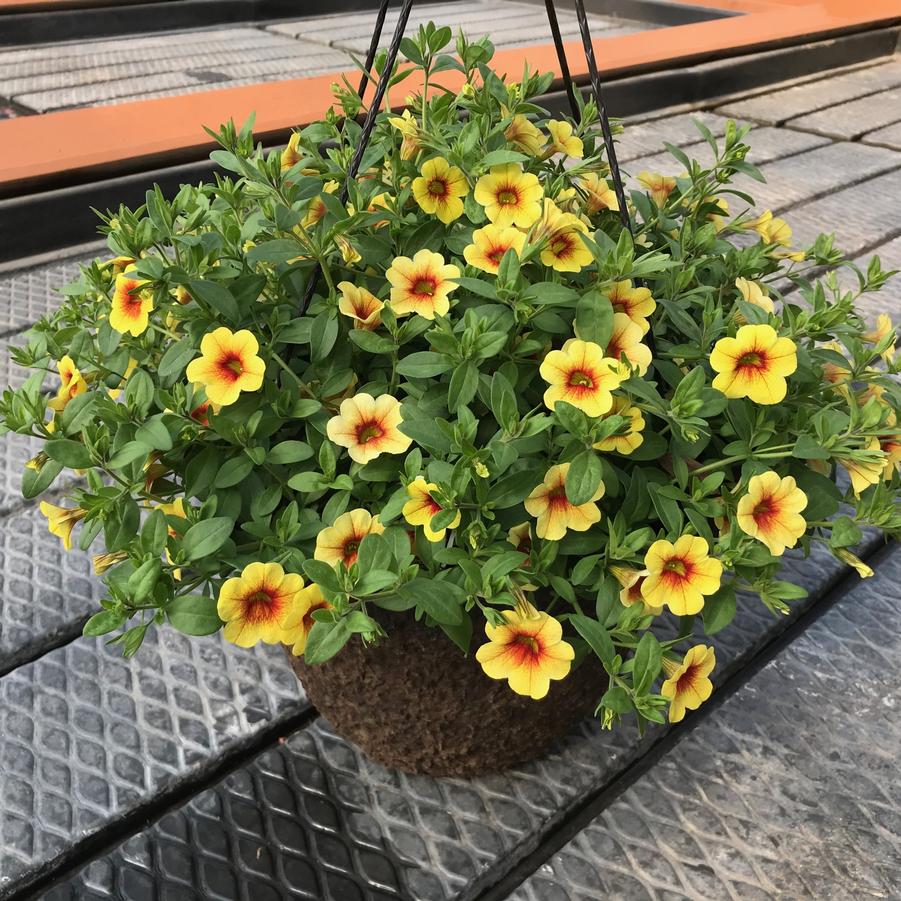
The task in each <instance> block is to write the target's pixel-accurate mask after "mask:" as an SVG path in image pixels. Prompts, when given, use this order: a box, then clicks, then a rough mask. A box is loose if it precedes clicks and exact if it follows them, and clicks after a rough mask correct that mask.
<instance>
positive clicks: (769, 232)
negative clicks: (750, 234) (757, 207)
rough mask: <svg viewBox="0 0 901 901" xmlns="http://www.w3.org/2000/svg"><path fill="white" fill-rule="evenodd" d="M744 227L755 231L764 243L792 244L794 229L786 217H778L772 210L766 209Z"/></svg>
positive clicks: (784, 245) (743, 226)
mask: <svg viewBox="0 0 901 901" xmlns="http://www.w3.org/2000/svg"><path fill="white" fill-rule="evenodd" d="M742 228H745V229H748V230H749V231H755V232H757V234H758V235H760V237H761V238H762V240H763V243H764V244H778V245H780V246H782V247H788V246H789V244H791V238H792V230H791V228H790V227H789V225H788V223H787V222H786V221H785V220H784V219H776V218H774V216H773V213H772V211H771V210H764V211H763V212H762V213H761V214H760V215H759V216H758V217H757V218H756V219H751V220H750V221H748V222H745V223H744V224H743V225H742Z"/></svg>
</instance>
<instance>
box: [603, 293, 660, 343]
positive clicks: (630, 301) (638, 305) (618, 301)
mask: <svg viewBox="0 0 901 901" xmlns="http://www.w3.org/2000/svg"><path fill="white" fill-rule="evenodd" d="M604 296H605V297H606V298H607V299H608V300H609V301H610V304H611V305H612V307H613V312H614V313H625V314H626V315H627V316H628V317H629V318H630V319H631V320H632V321H633V322H634V323H635V324H636V325H640V326H641V333H642V334H643V335H646V334H647V333H648V331H649V330H650V328H651V323H650V322H649V321H648V317H649V316H650V315H651V314H652V313H653V312H654V310H656V309H657V302H656V301H655V300H654V298H653V297H651V292H650V290H649V289H648V288H633V287H632V281H631V280H630V279H625V280H624V281H620V282H614V283H613V284H612V285H611V286H610V287H609V288H607V289H606V290H605V291H604Z"/></svg>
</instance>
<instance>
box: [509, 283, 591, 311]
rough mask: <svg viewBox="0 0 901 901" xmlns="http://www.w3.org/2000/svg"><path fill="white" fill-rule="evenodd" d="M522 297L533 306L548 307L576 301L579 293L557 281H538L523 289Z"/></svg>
mask: <svg viewBox="0 0 901 901" xmlns="http://www.w3.org/2000/svg"><path fill="white" fill-rule="evenodd" d="M522 299H523V300H525V301H527V302H528V303H530V304H531V305H532V306H536V307H537V306H542V307H548V306H556V305H558V304H573V303H576V301H577V300H578V299H579V295H578V294H577V293H576V292H575V291H573V289H572V288H568V287H567V286H566V285H558V284H557V283H556V282H536V283H535V284H534V285H530V286H529V287H528V288H526V290H525V291H523V294H522ZM608 303H609V301H608Z"/></svg>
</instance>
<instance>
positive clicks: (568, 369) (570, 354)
mask: <svg viewBox="0 0 901 901" xmlns="http://www.w3.org/2000/svg"><path fill="white" fill-rule="evenodd" d="M538 371H539V373H540V374H541V377H542V378H543V379H544V380H545V381H546V382H547V383H548V385H550V387H549V388H548V389H547V391H545V392H544V404H545V406H546V407H547V408H548V409H549V410H553V409H554V407H556V405H557V404H558V403H559V402H560V401H565V402H566V403H568V404H572V405H573V406H574V407H578V409H580V410H582V412H583V413H585V414H586V415H588V416H603V415H604V414H605V413H609V412H610V409H611V408H612V407H613V394H612V392H613V391H615V390H616V389H617V388H619V386H620V383H621V382H622V381H623V379H624V375H623V372H622V367H621V366H620V363H619V361H618V360H615V359H612V358H610V357H608V356H606V354H605V353H604V350H603V348H602V347H600V346H599V345H597V344H595V343H594V342H593V341H582V340H580V339H578V338H570V339H569V340H568V341H567V342H566V343H565V344H564V345H563V347H562V348H561V349H560V350H552V351H551V352H550V353H549V354H548V355H547V356H546V357H545V358H544V360H543V361H542V363H541V366H540V368H539V370H538Z"/></svg>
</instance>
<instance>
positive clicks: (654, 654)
mask: <svg viewBox="0 0 901 901" xmlns="http://www.w3.org/2000/svg"><path fill="white" fill-rule="evenodd" d="M660 662H661V651H660V642H659V641H658V640H657V638H656V636H654V635H653V634H652V633H651V632H645V633H644V635H642V636H641V641H639V642H638V647H637V648H636V649H635V657H634V662H633V665H632V687H633V688H634V689H635V691H636V693H637V694H645V693H646V692H647V691H648V689H649V688H650V687H651V685H653V684H654V680H655V679H656V678H657V673H659V672H660Z"/></svg>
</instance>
